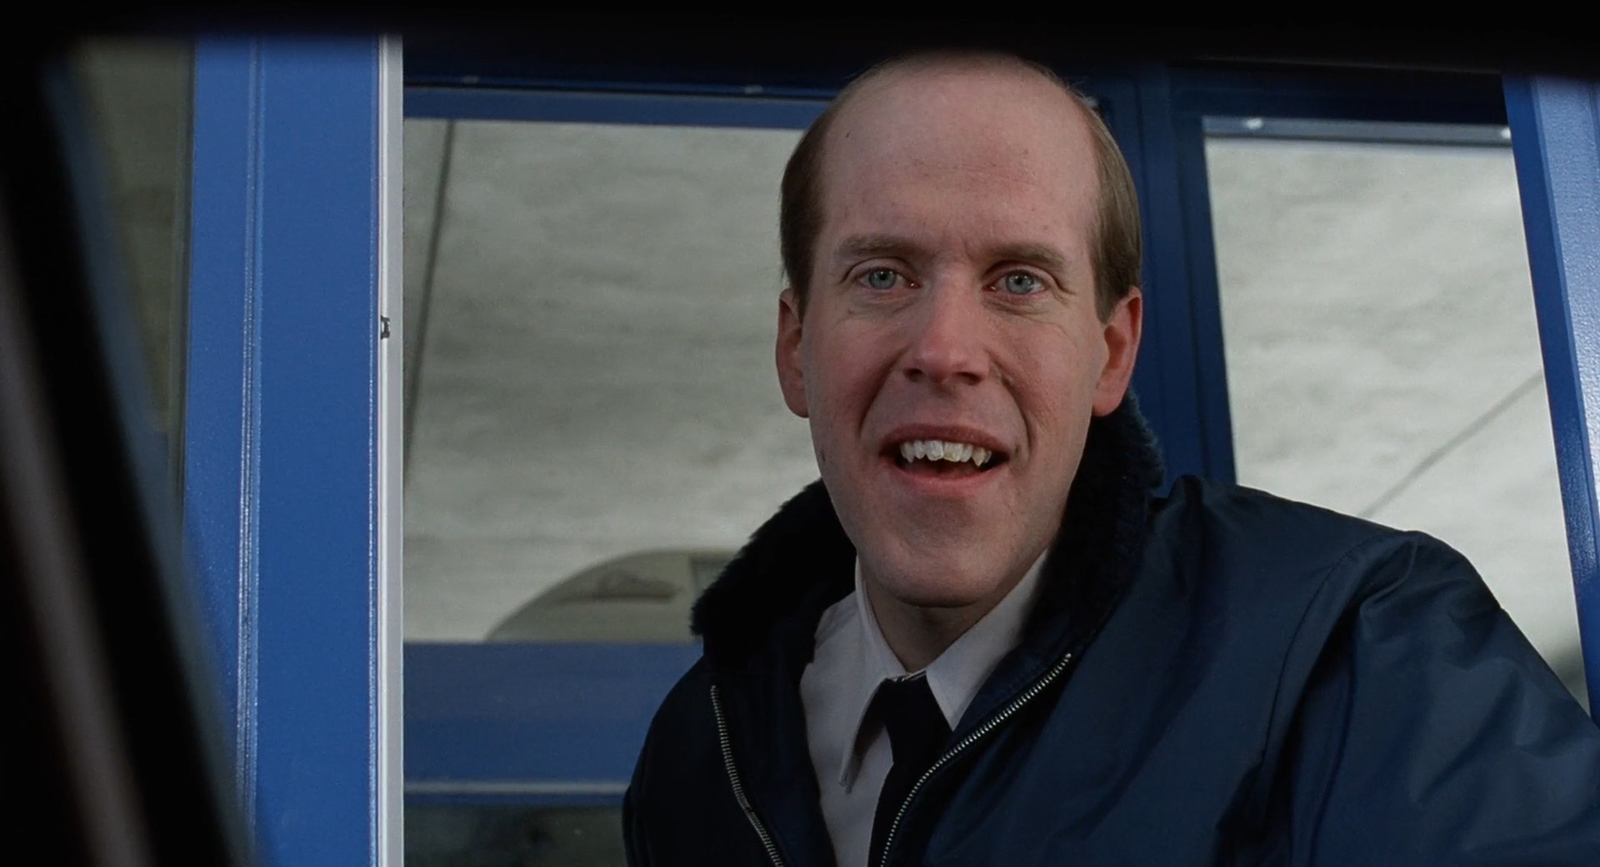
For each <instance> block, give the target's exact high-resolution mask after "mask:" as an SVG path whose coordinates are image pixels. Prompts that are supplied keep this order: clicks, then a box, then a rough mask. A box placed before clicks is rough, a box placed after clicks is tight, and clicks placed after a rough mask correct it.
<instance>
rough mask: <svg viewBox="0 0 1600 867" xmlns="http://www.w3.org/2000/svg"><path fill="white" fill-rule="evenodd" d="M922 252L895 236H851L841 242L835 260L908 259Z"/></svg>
mask: <svg viewBox="0 0 1600 867" xmlns="http://www.w3.org/2000/svg"><path fill="white" fill-rule="evenodd" d="M920 252H922V248H921V247H920V246H918V245H917V244H914V243H912V242H911V241H909V240H907V239H905V238H900V237H896V236H894V235H851V236H849V237H847V238H845V239H844V240H843V241H840V242H839V247H838V249H837V250H835V251H834V254H833V258H834V259H835V260H836V261H843V260H847V259H871V258H874V257H877V256H892V257H896V258H902V259H908V258H911V257H913V256H915V255H917V254H918V253H920Z"/></svg>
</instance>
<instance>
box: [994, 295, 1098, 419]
mask: <svg viewBox="0 0 1600 867" xmlns="http://www.w3.org/2000/svg"><path fill="white" fill-rule="evenodd" d="M1031 337H1033V339H1022V338H1021V337H1020V336H1018V337H1017V338H1016V339H1014V340H1013V341H1012V346H1013V347H1015V348H1016V350H1017V352H1016V354H1015V355H1014V359H1015V360H1014V363H1013V365H1012V369H1013V370H1014V371H1016V372H1017V373H1016V374H1015V375H1014V376H1013V381H1014V382H1015V383H1016V386H1015V388H1014V391H1015V392H1016V393H1017V395H1018V402H1019V403H1020V404H1021V409H1022V413H1023V416H1024V417H1025V418H1026V419H1027V421H1028V423H1029V425H1030V427H1032V428H1034V436H1035V437H1037V438H1039V439H1041V440H1044V441H1047V442H1050V443H1055V444H1059V443H1061V442H1062V441H1063V440H1067V441H1071V440H1073V439H1081V437H1082V431H1081V430H1079V429H1080V428H1085V427H1087V425H1088V418H1089V416H1090V415H1091V413H1092V411H1093V407H1094V395H1095V387H1096V386H1097V385H1098V383H1099V381H1100V371H1101V370H1102V369H1103V368H1104V367H1105V363H1106V359H1107V357H1108V350H1107V349H1106V346H1105V341H1104V340H1102V339H1100V331H1099V329H1097V328H1094V329H1091V328H1087V327H1082V326H1079V327H1076V328H1073V327H1067V326H1063V325H1059V324H1057V325H1052V326H1050V327H1049V328H1048V329H1045V330H1043V331H1041V332H1039V333H1037V334H1034V335H1031Z"/></svg>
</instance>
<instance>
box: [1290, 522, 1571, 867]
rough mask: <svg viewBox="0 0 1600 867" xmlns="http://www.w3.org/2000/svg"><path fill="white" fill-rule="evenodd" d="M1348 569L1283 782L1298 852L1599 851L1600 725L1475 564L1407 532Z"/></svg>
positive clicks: (1412, 859)
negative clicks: (1538, 650) (1507, 611)
mask: <svg viewBox="0 0 1600 867" xmlns="http://www.w3.org/2000/svg"><path fill="white" fill-rule="evenodd" d="M1341 569H1344V570H1347V571H1346V573H1345V578H1346V580H1344V581H1342V582H1341V581H1330V582H1329V583H1328V584H1327V585H1325V587H1324V594H1323V595H1324V596H1328V595H1330V594H1331V595H1332V596H1334V597H1341V596H1342V597H1343V598H1336V599H1331V600H1330V599H1328V598H1323V599H1321V603H1320V604H1323V605H1324V606H1326V607H1327V610H1329V611H1330V612H1333V611H1337V612H1339V613H1338V614H1336V615H1333V614H1330V616H1329V617H1327V618H1325V621H1324V622H1327V623H1329V624H1330V626H1329V628H1328V629H1327V630H1326V634H1325V636H1323V637H1324V638H1325V642H1326V643H1325V646H1324V650H1323V652H1322V654H1321V656H1320V657H1319V659H1318V662H1317V664H1316V666H1315V668H1314V669H1313V670H1312V673H1311V676H1310V678H1309V680H1308V681H1307V682H1306V683H1305V687H1304V691H1303V692H1302V693H1301V696H1300V704H1299V711H1298V715H1297V719H1296V722H1295V724H1294V729H1293V730H1292V732H1291V735H1290V744H1289V746H1290V748H1291V751H1292V755H1293V759H1292V763H1291V767H1292V768H1293V771H1292V772H1291V773H1290V774H1289V775H1288V776H1287V779H1285V780H1283V781H1282V783H1281V785H1280V786H1278V787H1277V788H1276V791H1277V793H1278V796H1279V797H1280V798H1282V799H1284V800H1283V801H1281V802H1280V804H1279V806H1278V808H1279V809H1283V810H1286V811H1287V812H1288V813H1289V823H1288V826H1289V829H1288V839H1286V840H1283V841H1282V842H1284V843H1286V844H1287V848H1288V849H1289V851H1290V853H1292V854H1291V857H1289V858H1287V859H1285V860H1287V861H1288V862H1289V863H1293V864H1304V865H1312V864H1430V865H1444V864H1472V865H1489V864H1495V865H1502V864H1505V865H1509V864H1519V865H1520V864H1528V865H1532V864H1539V865H1565V864H1572V865H1578V864H1583V865H1596V864H1600V729H1597V728H1596V726H1595V724H1594V722H1593V721H1591V720H1590V719H1589V717H1588V715H1587V714H1585V713H1584V711H1583V709H1582V708H1581V707H1580V706H1579V705H1578V703H1577V702H1576V701H1575V700H1574V699H1573V698H1572V697H1571V695H1570V694H1568V693H1567V691H1566V689H1565V688H1564V687H1563V686H1562V684H1561V682H1560V680H1558V679H1557V678H1556V676H1555V674H1554V673H1552V672H1551V671H1550V668H1549V667H1548V666H1547V665H1546V664H1545V663H1544V661H1543V660H1542V659H1541V658H1540V657H1539V656H1538V654H1537V653H1536V652H1535V651H1534V649H1533V647H1532V646H1531V645H1530V644H1529V643H1528V641H1527V639H1526V638H1525V637H1524V636H1523V635H1522V633H1521V632H1520V631H1519V630H1518V629H1517V627H1516V626H1515V625H1514V624H1512V622H1511V620H1510V618H1509V617H1507V616H1506V614H1505V612H1504V611H1502V610H1501V608H1500V606H1499V604H1498V603H1497V602H1496V601H1495V599H1494V597H1493V596H1492V595H1491V594H1490V592H1489V590H1488V588H1487V587H1486V586H1484V583H1483V581H1482V579H1481V578H1479V576H1478V575H1477V573H1476V572H1475V571H1474V570H1473V568H1472V567H1471V565H1469V564H1468V563H1467V561H1466V560H1465V559H1464V558H1462V557H1461V555H1459V554H1457V553H1456V552H1455V551H1453V550H1451V549H1449V548H1448V547H1446V546H1445V545H1443V544H1442V543H1439V542H1437V541H1435V540H1433V539H1430V538H1428V537H1426V536H1423V535H1421V534H1416V533H1408V534H1403V535H1399V536H1389V537H1388V538H1387V539H1386V540H1383V541H1382V544H1372V545H1368V546H1365V547H1364V548H1363V549H1358V550H1357V551H1355V552H1352V554H1351V556H1350V557H1348V558H1346V563H1345V564H1344V566H1342V567H1341ZM1352 572H1353V575H1354V580H1349V579H1350V578H1351V575H1352ZM1341 585H1342V586H1343V587H1346V588H1350V589H1349V590H1347V591H1344V590H1337V589H1333V588H1336V587H1339V586H1341ZM1315 619H1316V618H1315V617H1314V616H1313V617H1308V621H1315Z"/></svg>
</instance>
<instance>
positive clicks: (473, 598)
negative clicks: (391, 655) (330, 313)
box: [405, 120, 817, 641]
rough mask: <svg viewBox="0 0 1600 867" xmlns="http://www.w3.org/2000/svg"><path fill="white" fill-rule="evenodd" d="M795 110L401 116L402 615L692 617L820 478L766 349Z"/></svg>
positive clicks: (552, 635) (525, 631) (438, 624)
mask: <svg viewBox="0 0 1600 867" xmlns="http://www.w3.org/2000/svg"><path fill="white" fill-rule="evenodd" d="M798 135H799V134H798V132H794V131H788V130H755V129H705V128H681V127H661V126H626V125H586V124H553V123H515V122H487V121H430V120H411V121H407V124H406V163H407V171H406V181H407V189H406V249H407V258H406V269H407V273H406V275H405V281H406V286H407V304H406V311H405V316H406V322H407V331H408V332H409V336H410V339H411V340H412V341H413V343H412V344H411V346H409V347H408V350H409V352H408V358H407V371H406V373H407V378H408V380H409V386H408V396H409V397H410V402H409V406H407V408H406V412H407V419H408V422H409V425H408V430H407V431H406V440H407V444H408V449H407V454H406V467H407V476H406V503H405V512H406V537H405V557H406V562H405V574H406V612H405V618H406V637H407V639H408V640H424V641H475V640H482V639H484V638H486V637H491V638H495V639H505V640H523V641H539V640H545V641H583V640H598V641H688V640H690V635H689V631H688V612H689V604H690V601H691V600H692V599H693V598H694V596H695V594H696V593H697V591H698V590H699V589H701V588H703V587H704V586H705V584H706V583H707V582H708V581H709V580H710V578H711V577H714V575H715V574H716V572H717V571H718V570H720V568H721V564H722V563H723V562H725V561H726V559H727V558H728V557H729V556H730V555H731V553H732V551H733V550H734V549H735V548H736V547H737V546H738V545H740V544H742V542H743V541H744V540H745V538H746V537H747V536H748V535H749V534H750V533H751V531H753V530H754V529H755V528H756V526H757V525H758V523H759V522H760V521H761V520H763V519H764V518H765V517H766V516H768V515H770V514H772V512H773V511H774V510H775V509H776V508H777V506H778V505H779V504H780V503H781V502H782V501H783V500H784V499H786V498H787V497H789V496H791V495H793V494H794V493H795V492H797V491H798V490H799V489H800V488H801V487H802V486H803V485H805V484H806V483H807V482H809V481H811V480H813V479H815V478H816V473H817V470H816V464H815V460H814V459H813V457H812V453H811V446H810V439H809V436H808V433H807V429H806V425H805V423H804V422H803V421H801V420H800V419H797V418H795V417H794V416H792V415H790V413H789V412H788V411H787V409H785V407H784V406H783V403H782V399H781V397H780V395H779V391H778V387H777V377H776V374H775V372H774V367H773V359H772V353H773V337H774V334H775V328H776V321H777V310H778V301H777V297H778V292H779V290H780V288H781V281H780V269H779V264H778V254H777V249H778V244H777V212H778V207H777V186H778V178H779V176H780V175H781V173H782V168H783V164H784V161H785V160H786V159H787V158H788V154H789V151H790V150H791V149H792V148H793V146H794V144H795V142H796V140H797V139H798ZM536 600H537V601H536ZM530 603H532V607H531V608H528V610H527V611H523V612H522V614H521V615H518V614H517V613H518V612H519V611H521V610H522V609H523V608H524V607H525V606H528V605H529V604H530Z"/></svg>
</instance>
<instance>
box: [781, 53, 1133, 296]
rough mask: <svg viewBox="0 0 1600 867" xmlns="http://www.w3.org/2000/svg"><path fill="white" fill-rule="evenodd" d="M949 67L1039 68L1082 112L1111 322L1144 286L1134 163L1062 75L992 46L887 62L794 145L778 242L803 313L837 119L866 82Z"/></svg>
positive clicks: (1099, 289) (1093, 246)
mask: <svg viewBox="0 0 1600 867" xmlns="http://www.w3.org/2000/svg"><path fill="white" fill-rule="evenodd" d="M950 64H967V65H984V66H1001V67H1009V68H1012V69H1016V70H1021V71H1028V72H1032V73H1034V74H1036V75H1040V76H1042V77H1044V78H1045V79H1046V80H1047V81H1049V82H1050V83H1052V84H1054V85H1055V86H1057V87H1059V88H1061V90H1062V92H1064V93H1066V94H1067V96H1069V97H1070V98H1071V99H1072V101H1073V102H1074V103H1075V104H1076V105H1077V106H1078V108H1079V110H1080V111H1082V113H1083V116H1084V120H1085V122H1086V123H1088V125H1089V131H1090V134H1091V136H1092V138H1093V139H1094V152H1095V163H1096V166H1095V168H1096V181H1097V183H1096V186H1097V187H1098V190H1097V193H1098V202H1097V212H1096V214H1095V223H1094V237H1093V238H1092V239H1091V241H1090V259H1091V265H1092V266H1093V268H1094V282H1095V285H1094V291H1095V309H1096V311H1097V312H1098V313H1099V314H1100V318H1101V320H1102V321H1103V320H1105V319H1108V318H1109V317H1110V316H1111V311H1112V309H1113V308H1115V307H1116V304H1117V302H1118V301H1120V300H1122V298H1123V297H1124V296H1126V295H1127V294H1128V290H1129V289H1130V288H1132V287H1134V286H1137V285H1139V279H1140V278H1139V270H1140V263H1141V256H1142V253H1141V241H1140V235H1139V198H1138V194H1137V193H1136V192H1135V190H1134V186H1133V175H1132V173H1131V172H1129V171H1128V162H1127V160H1125V159H1123V156H1122V151H1121V149H1119V148H1118V147H1117V142H1116V139H1114V138H1112V136H1111V130H1110V129H1109V128H1108V127H1107V126H1106V124H1105V121H1104V120H1102V119H1101V118H1100V115H1099V114H1098V113H1097V112H1095V110H1094V108H1093V107H1092V106H1091V105H1090V104H1089V100H1088V99H1087V98H1086V97H1084V95H1083V94H1082V93H1079V92H1078V90H1077V89H1076V88H1074V87H1072V86H1071V85H1069V84H1067V83H1066V82H1065V81H1062V80H1061V77H1060V76H1058V75H1056V74H1055V72H1053V71H1052V70H1051V69H1050V68H1049V67H1047V66H1043V65H1041V64H1038V63H1034V62H1032V61H1030V60H1024V59H1023V58H1021V57H1017V56H1016V55H1012V54H1003V53H998V52H988V51H922V52H916V53H913V54H906V55H902V56H900V57H895V58H892V59H890V60H886V61H884V62H882V63H879V64H878V65H876V66H874V67H872V68H871V69H869V70H867V71H866V72H864V73H862V74H861V75H860V76H858V77H857V78H856V79H855V80H854V81H852V82H850V84H849V85H848V86H846V87H845V88H844V90H842V91H840V92H839V95H838V96H837V97H835V98H834V100H833V102H831V103H829V104H828V107H827V108H826V109H825V110H823V112H822V114H821V115H820V116H818V117H817V119H816V121H814V122H813V123H812V124H811V127H810V128H809V129H807V130H806V132H805V135H803V136H801V137H800V143H799V144H798V145H796V146H795V149H794V153H793V154H792V155H791V156H790V157H789V163H788V165H787V166H785V167H784V170H783V185H782V188H781V194H780V200H779V208H778V237H779V247H780V249H781V253H782V256H783V273H784V276H785V277H786V278H787V279H788V282H789V286H790V287H791V288H793V289H794V293H795V297H796V300H797V301H798V303H799V306H800V309H801V311H804V309H805V302H806V295H807V293H808V290H809V289H810V286H811V278H812V273H811V266H812V257H813V255H814V251H815V248H816V244H817V235H818V234H819V233H820V232H821V231H822V200H821V178H822V161H823V155H824V145H825V143H826V141H827V138H828V130H829V129H830V128H831V127H832V126H833V121H834V118H835V117H837V116H838V114H839V112H840V110H841V109H842V108H843V106H845V105H846V104H847V103H848V102H849V101H850V99H851V98H852V97H853V96H854V95H855V94H856V93H857V92H859V91H860V90H861V89H862V87H863V86H864V85H866V84H867V83H869V82H871V81H873V80H875V79H877V78H879V77H881V76H883V75H884V74H886V73H889V72H893V71H896V70H900V69H904V68H907V67H918V66H923V67H934V66H941V65H950Z"/></svg>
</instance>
